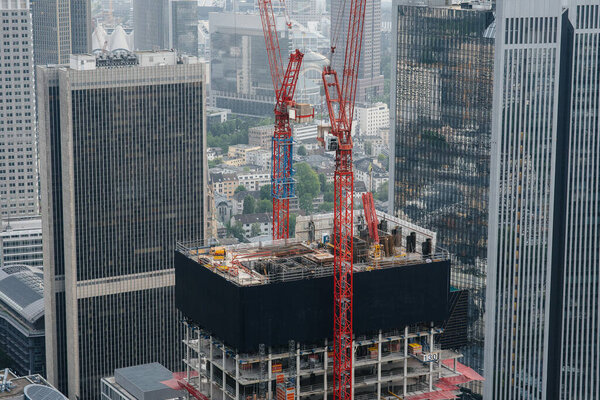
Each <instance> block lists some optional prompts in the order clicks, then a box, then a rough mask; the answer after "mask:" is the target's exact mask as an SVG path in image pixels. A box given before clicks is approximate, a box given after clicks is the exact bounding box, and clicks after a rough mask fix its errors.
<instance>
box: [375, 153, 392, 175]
mask: <svg viewBox="0 0 600 400" xmlns="http://www.w3.org/2000/svg"><path fill="white" fill-rule="evenodd" d="M377 159H378V160H379V162H380V163H381V165H383V168H384V169H385V170H386V171H387V170H388V169H389V167H390V158H389V157H388V156H386V155H385V154H380V155H378V156H377Z"/></svg>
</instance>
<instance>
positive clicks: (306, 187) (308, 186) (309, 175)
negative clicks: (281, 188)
mask: <svg viewBox="0 0 600 400" xmlns="http://www.w3.org/2000/svg"><path fill="white" fill-rule="evenodd" d="M296 181H297V182H298V183H297V184H296V191H297V192H298V193H310V194H311V195H313V196H315V195H316V194H317V193H319V189H320V188H321V184H320V182H319V176H318V175H317V173H316V172H315V171H314V170H313V169H312V168H311V166H310V165H308V164H307V163H300V164H297V165H296Z"/></svg>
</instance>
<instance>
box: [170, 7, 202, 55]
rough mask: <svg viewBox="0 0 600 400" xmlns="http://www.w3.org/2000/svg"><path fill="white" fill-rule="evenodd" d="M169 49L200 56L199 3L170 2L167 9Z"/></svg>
mask: <svg viewBox="0 0 600 400" xmlns="http://www.w3.org/2000/svg"><path fill="white" fill-rule="evenodd" d="M167 12H168V14H167V18H168V32H167V33H168V35H169V42H168V44H169V46H168V48H169V49H177V50H179V51H180V52H182V53H184V54H189V55H193V56H197V55H198V1H197V0H169V3H168V9H167Z"/></svg>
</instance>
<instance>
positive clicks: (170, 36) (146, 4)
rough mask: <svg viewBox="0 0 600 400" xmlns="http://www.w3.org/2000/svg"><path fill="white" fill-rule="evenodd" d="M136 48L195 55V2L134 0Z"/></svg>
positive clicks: (196, 14)
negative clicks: (170, 50)
mask: <svg viewBox="0 0 600 400" xmlns="http://www.w3.org/2000/svg"><path fill="white" fill-rule="evenodd" d="M133 22H134V40H135V48H136V49H138V50H156V49H175V50H178V51H180V52H182V53H185V54H189V55H198V2H197V1H195V0H153V1H148V0H133Z"/></svg>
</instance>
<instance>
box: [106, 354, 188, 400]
mask: <svg viewBox="0 0 600 400" xmlns="http://www.w3.org/2000/svg"><path fill="white" fill-rule="evenodd" d="M101 386H102V400H152V399H157V400H158V399H185V398H186V395H187V393H186V392H185V391H182V390H180V389H178V386H179V384H178V383H177V379H175V376H174V374H173V373H172V372H171V371H169V370H168V369H167V368H165V367H163V366H162V365H161V364H159V363H156V362H155V363H149V364H142V365H135V366H132V367H127V368H119V369H116V370H115V371H114V375H113V376H107V377H105V378H102V383H101Z"/></svg>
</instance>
